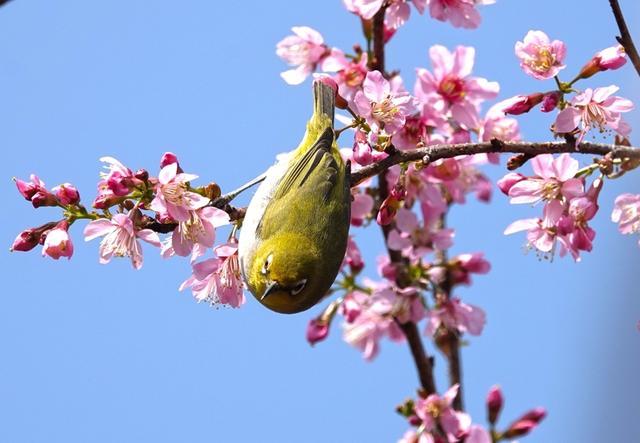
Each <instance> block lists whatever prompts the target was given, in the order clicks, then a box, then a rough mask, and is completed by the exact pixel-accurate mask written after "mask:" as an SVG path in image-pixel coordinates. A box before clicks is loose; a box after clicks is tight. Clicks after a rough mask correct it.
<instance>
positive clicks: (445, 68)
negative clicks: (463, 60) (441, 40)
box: [429, 45, 453, 79]
mask: <svg viewBox="0 0 640 443" xmlns="http://www.w3.org/2000/svg"><path fill="white" fill-rule="evenodd" d="M429 57H430V58H431V64H432V65H433V74H434V75H435V77H436V78H437V79H442V77H444V75H445V74H446V73H448V72H451V69H452V68H453V55H452V54H451V53H450V52H449V50H448V49H447V48H445V47H444V46H442V45H433V46H432V47H431V48H429Z"/></svg>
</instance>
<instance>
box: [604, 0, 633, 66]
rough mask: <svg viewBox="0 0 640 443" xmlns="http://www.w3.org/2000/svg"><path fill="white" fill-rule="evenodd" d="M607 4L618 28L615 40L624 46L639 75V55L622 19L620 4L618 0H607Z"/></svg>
mask: <svg viewBox="0 0 640 443" xmlns="http://www.w3.org/2000/svg"><path fill="white" fill-rule="evenodd" d="M609 4H610V5H611V10H612V11H613V16H614V17H615V19H616V23H617V24H618V29H620V36H619V37H616V40H618V43H620V44H621V45H622V46H623V47H624V50H625V52H626V53H627V54H628V55H629V59H631V62H632V63H633V66H634V67H635V68H636V72H637V73H638V75H640V55H638V50H637V49H636V45H635V44H634V43H633V39H632V38H631V33H630V32H629V28H628V27H627V23H626V22H625V20H624V15H623V14H622V9H620V4H619V3H618V0H609Z"/></svg>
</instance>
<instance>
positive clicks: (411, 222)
mask: <svg viewBox="0 0 640 443" xmlns="http://www.w3.org/2000/svg"><path fill="white" fill-rule="evenodd" d="M452 244H453V230H451V229H439V228H438V227H437V225H436V224H430V225H427V226H424V225H421V224H420V223H419V221H418V216H417V215H416V214H415V213H414V212H413V211H411V210H409V209H406V208H400V209H399V210H398V214H397V216H396V228H394V229H393V230H391V232H390V233H389V238H388V240H387V246H388V247H389V248H390V249H393V250H394V251H402V253H403V255H404V256H406V257H408V258H410V259H411V260H418V259H420V258H421V257H423V256H424V255H425V254H427V253H429V252H432V251H433V250H434V249H437V250H441V251H442V250H445V249H448V248H449V247H450V246H451V245H452Z"/></svg>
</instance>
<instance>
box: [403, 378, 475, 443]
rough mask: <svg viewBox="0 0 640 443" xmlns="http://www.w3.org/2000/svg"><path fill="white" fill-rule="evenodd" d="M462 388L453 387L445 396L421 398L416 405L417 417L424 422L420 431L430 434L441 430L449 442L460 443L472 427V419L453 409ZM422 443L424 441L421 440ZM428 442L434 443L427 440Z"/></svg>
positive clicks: (435, 395)
mask: <svg viewBox="0 0 640 443" xmlns="http://www.w3.org/2000/svg"><path fill="white" fill-rule="evenodd" d="M459 388H460V386H459V385H458V384H455V385H453V386H451V387H450V388H449V389H448V390H447V392H445V393H444V395H443V396H440V395H438V394H431V395H429V396H428V397H427V398H419V399H418V400H417V401H416V404H415V413H416V416H417V417H418V418H419V419H420V420H422V424H421V427H420V429H421V430H422V432H423V433H428V432H431V431H433V430H435V429H436V428H437V426H438V425H440V428H441V429H442V430H443V431H444V432H445V434H446V435H447V440H448V441H449V442H456V441H459V439H460V437H461V436H463V435H465V434H466V432H467V431H468V430H469V427H470V426H471V417H470V416H469V415H468V414H466V413H464V412H459V411H456V410H455V409H453V406H452V404H453V400H454V399H455V398H456V396H457V395H458V390H459ZM419 441H422V440H419ZM426 441H434V440H433V439H429V438H428V439H427V440H426Z"/></svg>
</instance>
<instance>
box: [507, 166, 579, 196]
mask: <svg viewBox="0 0 640 443" xmlns="http://www.w3.org/2000/svg"><path fill="white" fill-rule="evenodd" d="M531 166H532V167H533V172H534V173H535V176H533V177H525V178H524V179H522V180H518V181H517V183H514V184H513V185H512V186H511V187H510V188H509V197H511V203H513V204H520V203H536V202H538V201H540V200H553V199H562V198H563V197H564V198H565V199H571V198H573V197H577V196H579V195H581V194H582V193H583V192H584V185H583V182H582V180H580V179H577V178H574V177H575V175H576V173H577V172H578V168H579V163H578V160H576V159H574V158H572V157H571V156H570V155H569V154H560V155H559V156H558V157H557V158H555V159H554V158H553V155H552V154H541V155H537V156H536V157H534V158H533V159H532V160H531Z"/></svg>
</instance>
